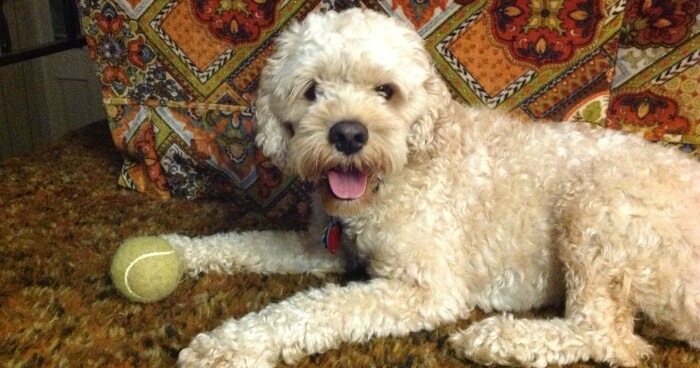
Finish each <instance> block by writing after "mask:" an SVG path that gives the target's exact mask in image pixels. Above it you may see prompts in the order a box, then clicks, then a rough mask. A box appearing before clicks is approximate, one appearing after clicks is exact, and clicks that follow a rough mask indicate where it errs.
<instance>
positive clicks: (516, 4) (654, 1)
mask: <svg viewBox="0 0 700 368" xmlns="http://www.w3.org/2000/svg"><path fill="white" fill-rule="evenodd" d="M78 3H79V7H80V9H81V14H82V21H83V27H84V33H85V35H86V37H87V40H88V46H89V50H90V56H91V58H92V60H93V61H94V64H95V67H96V70H97V72H98V74H99V77H100V79H101V81H102V83H103V86H104V87H103V95H104V102H105V106H106V109H107V111H108V115H109V119H110V121H109V123H110V128H111V130H112V135H113V138H114V142H115V144H116V146H117V147H118V149H120V150H121V151H122V152H123V153H124V155H125V163H124V168H123V170H122V174H121V176H120V179H119V182H120V184H121V185H123V186H126V187H129V188H133V189H136V190H139V191H142V192H145V193H149V194H151V195H154V196H159V197H165V198H167V197H170V196H173V195H174V196H177V197H184V198H222V197H225V198H226V199H227V200H231V201H234V202H235V203H236V204H237V205H238V206H239V208H240V209H241V211H242V212H247V213H256V214H260V216H264V217H268V218H281V217H289V216H296V217H303V216H305V214H306V212H307V206H306V205H305V203H304V201H305V199H306V193H307V189H308V188H306V187H305V186H304V185H303V184H301V183H299V182H297V181H296V180H294V178H289V177H285V176H284V175H282V174H281V173H280V172H279V170H277V169H276V168H275V167H274V166H273V165H272V164H270V162H269V161H267V160H266V159H265V158H264V157H263V156H262V155H261V154H260V153H259V152H258V151H257V150H256V149H255V147H254V144H253V142H254V131H253V126H252V120H251V119H252V112H251V110H250V107H249V106H250V103H251V101H252V99H253V98H254V97H253V96H254V93H255V90H256V82H257V76H258V74H259V72H260V69H261V68H262V66H263V64H264V60H265V58H266V57H267V56H268V55H269V54H270V52H271V48H272V42H271V41H272V39H273V38H274V36H275V34H277V33H278V32H279V31H280V29H282V28H283V27H285V26H286V25H287V24H288V23H289V22H290V21H291V20H292V19H295V18H297V19H301V18H303V17H304V16H305V15H306V14H308V13H309V12H311V11H326V10H328V9H334V8H335V9H341V8H345V7H349V6H365V7H370V8H374V9H376V10H380V11H384V12H387V13H390V14H392V15H394V16H396V17H400V18H401V19H403V20H405V21H406V22H407V23H409V24H412V25H413V26H414V27H415V28H416V30H418V32H419V33H420V34H421V35H422V36H423V37H424V38H425V39H426V46H427V48H428V50H429V51H430V52H431V53H432V54H433V56H434V58H435V63H436V67H437V69H438V70H439V72H440V73H441V74H442V75H443V76H444V78H445V80H446V81H447V82H448V84H449V85H450V87H451V88H452V92H453V94H454V96H455V98H457V99H461V100H463V101H464V102H466V103H467V104H470V105H475V106H487V107H489V108H498V109H502V110H505V111H508V112H510V113H511V114H514V115H516V116H520V117H522V118H526V119H534V120H544V121H551V120H577V121H585V122H589V123H592V124H598V125H601V126H606V127H609V128H613V129H623V130H627V131H635V132H636V131H641V132H642V133H643V134H644V136H645V137H647V138H648V139H651V140H661V141H667V142H674V143H680V144H683V147H684V148H686V149H688V150H693V149H694V146H693V145H694V144H696V143H698V142H699V139H698V132H697V129H696V126H697V125H698V123H699V122H700V103H699V102H698V101H699V99H698V98H697V96H698V93H700V87H699V86H698V83H699V82H700V66H699V65H698V62H699V61H700V38H698V33H699V32H700V24H698V13H699V12H700V5H698V2H697V0H629V1H624V0H621V1H617V2H613V1H611V0H605V1H602V0H546V1H545V0H489V1H483V0H482V1H475V0H471V1H469V0H462V1H448V0H441V1H413V0H396V1H389V0H367V1H350V0H348V1H340V0H335V1H333V0H324V1H319V0H315V1H284V2H282V1H277V0H80V1H79V2H78Z"/></svg>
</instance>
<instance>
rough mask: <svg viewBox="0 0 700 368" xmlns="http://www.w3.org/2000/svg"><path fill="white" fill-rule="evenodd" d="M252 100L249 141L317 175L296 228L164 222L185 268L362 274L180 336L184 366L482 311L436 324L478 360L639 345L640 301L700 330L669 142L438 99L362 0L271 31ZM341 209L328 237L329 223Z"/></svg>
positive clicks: (690, 244)
mask: <svg viewBox="0 0 700 368" xmlns="http://www.w3.org/2000/svg"><path fill="white" fill-rule="evenodd" d="M277 46H278V47H277V49H276V51H275V53H274V54H273V55H272V57H271V58H270V60H269V62H268V64H267V66H266V67H265V69H264V71H263V73H262V76H261V80H260V89H259V98H258V101H257V105H256V107H257V124H258V125H257V128H258V135H257V143H258V144H259V146H260V147H261V148H262V150H263V151H264V153H265V154H266V155H267V156H269V157H270V158H271V159H272V160H273V162H275V163H276V164H277V165H278V166H279V167H281V168H283V169H284V170H286V171H287V172H288V173H291V174H295V175H299V176H300V177H301V178H302V179H304V180H308V181H311V182H313V183H315V185H316V191H315V194H314V208H315V214H314V217H313V220H312V224H311V225H310V227H309V230H308V232H304V233H297V232H275V231H261V232H244V233H227V234H219V235H214V236H209V237H203V238H188V237H183V236H179V235H163V237H164V238H165V239H166V240H168V241H169V242H170V243H171V244H173V246H175V247H176V248H177V249H178V250H179V251H180V252H181V253H182V255H183V258H184V261H185V262H186V265H187V268H188V269H189V271H190V273H191V274H193V275H196V274H198V273H200V272H223V273H235V272H244V271H246V272H260V273H280V272H281V273H304V272H310V273H326V272H341V271H343V270H344V269H346V268H347V267H351V266H352V265H353V264H355V263H357V262H361V263H363V264H365V265H366V267H367V269H368V273H369V274H370V276H371V280H370V281H366V282H354V283H349V284H348V285H347V286H339V285H327V286H324V287H321V288H318V289H314V290H310V291H307V292H301V293H299V294H297V295H295V296H293V297H291V298H289V299H288V300H285V301H282V302H280V303H276V304H272V305H270V306H268V307H266V308H264V309H263V310H261V311H258V312H252V313H250V314H248V315H246V316H244V317H242V318H240V319H233V320H229V321H227V322H225V323H224V324H222V325H221V326H220V327H218V328H216V329H215V330H213V331H211V332H208V333H203V334H200V335H198V336H197V337H196V338H195V339H194V341H192V343H191V344H190V346H189V347H188V348H186V349H184V350H183V351H182V352H181V353H180V357H179V364H180V365H182V366H185V367H204V366H217V367H218V366H221V367H224V366H230V367H272V366H275V365H276V364H277V363H278V362H279V361H280V360H283V361H284V362H286V363H290V364H291V363H294V362H296V361H298V360H299V359H300V358H301V357H303V356H306V355H308V354H314V353H319V352H323V351H326V350H328V349H332V348H334V347H337V346H339V344H341V343H343V342H362V341H367V340H369V339H371V338H373V337H376V336H401V335H406V334H408V333H410V332H412V331H418V330H423V329H432V328H435V327H436V326H439V325H441V324H445V323H449V322H453V321H455V320H458V319H463V318H467V317H468V316H469V314H470V312H471V311H472V310H473V309H474V308H476V307H478V308H481V309H483V310H484V311H494V310H497V311H522V310H526V309H530V308H537V307H541V306H544V305H547V304H552V303H565V313H564V315H563V316H562V317H561V318H551V319H546V320H545V319H542V320H538V319H519V318H515V317H513V316H512V315H510V314H500V315H497V316H493V317H489V318H486V319H484V320H482V321H480V322H477V323H474V324H473V325H471V326H470V327H469V328H467V329H466V330H463V331H459V332H456V333H455V334H454V335H452V336H451V337H450V339H449V341H450V343H451V345H452V347H453V348H454V349H455V350H456V351H457V352H458V354H460V355H461V356H463V357H466V358H467V359H470V360H474V361H477V362H485V363H498V364H513V365H530V366H536V367H543V366H545V365H547V364H549V363H558V364H565V363H572V362H576V361H583V360H595V361H599V362H608V363H610V364H613V365H623V366H632V365H635V364H636V363H638V362H639V360H640V359H642V358H643V357H646V356H648V355H649V354H651V347H650V345H649V344H647V343H646V342H645V340H643V339H642V338H641V337H639V336H638V335H636V334H635V332H634V325H635V317H637V316H638V315H640V314H641V315H644V316H646V317H647V318H648V319H649V320H651V321H653V322H654V323H655V324H656V325H657V326H659V330H660V331H664V332H665V334H666V336H669V337H672V338H675V339H680V340H684V341H687V342H688V343H689V344H690V345H692V346H694V347H698V346H700V226H698V221H700V166H699V165H698V163H696V162H695V161H694V160H692V159H691V158H689V157H686V155H684V154H683V153H682V152H679V151H678V150H674V149H670V148H664V147H661V146H659V145H654V144H651V143H647V142H645V141H643V140H642V139H641V138H638V137H636V136H630V135H623V134H621V133H617V132H611V131H608V130H605V129H594V128H591V127H589V126H587V125H581V124H574V123H560V124H536V123H522V122H520V121H515V120H514V119H513V118H511V117H508V116H506V115H502V114H498V113H494V112H490V111H482V110H477V109H470V108H465V107H464V106H462V105H460V104H459V103H457V102H455V101H453V100H452V99H451V97H450V94H449V92H448V90H447V88H446V86H445V84H444V82H443V81H442V80H441V78H440V77H439V76H438V74H437V73H436V71H435V69H434V68H433V65H432V63H431V60H430V58H429V55H428V53H427V52H426V51H425V49H424V48H423V44H422V40H421V38H420V36H419V35H417V34H416V33H415V32H414V31H413V30H411V29H410V28H409V27H407V26H405V25H402V24H401V23H400V21H397V20H394V19H392V18H389V17H387V16H385V15H382V14H379V13H375V12H372V11H367V10H359V9H354V10H349V11H346V12H341V13H334V12H329V13H326V14H312V15H309V16H308V17H307V19H306V20H305V21H303V22H301V23H295V24H293V25H291V27H289V29H288V30H287V31H285V32H283V33H282V34H281V35H280V37H279V39H278V43H277ZM331 219H334V221H336V222H337V224H340V225H342V229H343V231H342V234H343V235H342V239H341V243H342V244H341V245H340V250H339V251H338V253H337V254H331V252H328V251H327V250H326V249H324V246H323V245H322V244H321V240H320V239H321V238H322V235H323V234H324V229H325V230H326V232H330V234H327V235H328V236H327V238H329V239H328V243H330V244H328V245H329V246H331V247H334V246H335V245H336V244H334V242H335V236H336V235H337V233H335V231H336V230H335V229H337V227H336V226H335V225H329V224H330V223H332V222H333V221H331Z"/></svg>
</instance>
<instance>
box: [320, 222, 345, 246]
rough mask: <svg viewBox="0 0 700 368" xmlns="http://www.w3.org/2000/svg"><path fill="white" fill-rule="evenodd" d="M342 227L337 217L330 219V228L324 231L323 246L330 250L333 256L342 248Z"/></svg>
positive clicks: (327, 227)
mask: <svg viewBox="0 0 700 368" xmlns="http://www.w3.org/2000/svg"><path fill="white" fill-rule="evenodd" d="M341 232H342V226H341V224H340V222H339V221H338V220H337V219H336V218H335V217H329V218H328V226H326V228H325V230H323V239H322V241H323V246H324V247H325V248H326V249H328V251H329V252H330V253H331V254H335V252H337V251H338V248H340V234H341Z"/></svg>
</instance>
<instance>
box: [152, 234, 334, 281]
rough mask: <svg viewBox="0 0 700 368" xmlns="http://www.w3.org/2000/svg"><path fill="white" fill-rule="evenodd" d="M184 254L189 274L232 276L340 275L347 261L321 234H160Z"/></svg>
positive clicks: (184, 261)
mask: <svg viewBox="0 0 700 368" xmlns="http://www.w3.org/2000/svg"><path fill="white" fill-rule="evenodd" d="M161 237H162V238H163V239H165V240H166V241H168V242H169V243H170V244H171V245H172V246H173V247H174V248H176V249H177V250H178V251H179V252H180V254H181V255H182V259H183V263H184V265H185V269H186V271H187V272H188V273H189V274H190V275H193V276H195V275H197V274H199V273H201V272H216V273H226V274H232V273H236V272H256V273H314V274H323V273H331V272H340V271H342V270H343V269H344V267H345V266H346V263H345V258H344V257H342V256H339V255H335V256H334V255H331V254H329V252H328V251H326V250H325V249H324V248H323V245H322V244H321V240H320V235H319V236H316V237H313V236H310V235H309V234H308V233H306V232H294V231H246V232H230V233H222V234H216V235H211V236H206V237H200V238H190V237H187V236H181V235H176V234H169V235H161Z"/></svg>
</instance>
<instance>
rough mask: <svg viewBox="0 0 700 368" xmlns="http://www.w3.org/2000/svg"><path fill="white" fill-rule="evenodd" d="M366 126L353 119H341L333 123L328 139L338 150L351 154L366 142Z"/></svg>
mask: <svg viewBox="0 0 700 368" xmlns="http://www.w3.org/2000/svg"><path fill="white" fill-rule="evenodd" d="M368 138H369V132H367V127H365V126H364V125H363V124H362V123H360V122H359V121H355V120H343V121H339V122H337V123H335V125H333V127H331V130H330V132H329V133H328V141H329V142H330V143H331V144H332V145H333V147H335V149H337V150H338V151H340V152H342V153H344V154H346V155H352V154H353V153H355V152H357V151H359V150H361V149H362V147H364V145H365V143H367V139H368Z"/></svg>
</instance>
